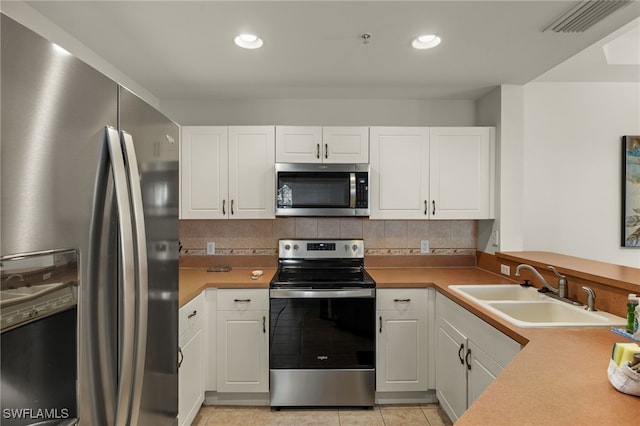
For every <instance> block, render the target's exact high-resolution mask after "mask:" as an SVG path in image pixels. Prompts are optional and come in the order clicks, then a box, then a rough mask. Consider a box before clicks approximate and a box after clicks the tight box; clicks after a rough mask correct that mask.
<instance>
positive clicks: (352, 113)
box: [160, 99, 475, 126]
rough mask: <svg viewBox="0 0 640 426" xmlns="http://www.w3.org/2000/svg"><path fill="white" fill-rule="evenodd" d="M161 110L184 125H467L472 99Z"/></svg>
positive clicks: (253, 103)
mask: <svg viewBox="0 0 640 426" xmlns="http://www.w3.org/2000/svg"><path fill="white" fill-rule="evenodd" d="M160 108H161V110H162V111H163V112H164V113H165V114H167V115H168V116H169V117H171V118H172V119H173V120H175V121H177V122H178V123H180V124H181V125H184V126H196V125H251V124H255V125H270V124H281V125H321V126H324V125H336V126H341V125H344V126H348V125H361V126H472V125H474V124H475V105H474V102H473V101H471V100H413V99H249V100H217V101H216V100H197V99H180V100H167V99H163V100H161V102H160Z"/></svg>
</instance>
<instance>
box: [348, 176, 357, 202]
mask: <svg viewBox="0 0 640 426" xmlns="http://www.w3.org/2000/svg"><path fill="white" fill-rule="evenodd" d="M349 208H351V209H355V208H356V174H355V173H349Z"/></svg>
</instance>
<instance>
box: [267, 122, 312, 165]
mask: <svg viewBox="0 0 640 426" xmlns="http://www.w3.org/2000/svg"><path fill="white" fill-rule="evenodd" d="M276 162H278V163H321V162H322V127H312V126H276Z"/></svg>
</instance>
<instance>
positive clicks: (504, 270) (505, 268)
mask: <svg viewBox="0 0 640 426" xmlns="http://www.w3.org/2000/svg"><path fill="white" fill-rule="evenodd" d="M500 273H501V274H503V275H506V276H508V277H509V276H511V268H510V267H509V265H502V264H501V265H500Z"/></svg>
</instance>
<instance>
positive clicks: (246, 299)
mask: <svg viewBox="0 0 640 426" xmlns="http://www.w3.org/2000/svg"><path fill="white" fill-rule="evenodd" d="M268 309H269V290H268V289H257V288H251V289H239V290H237V289H218V311H264V310H268Z"/></svg>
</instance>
